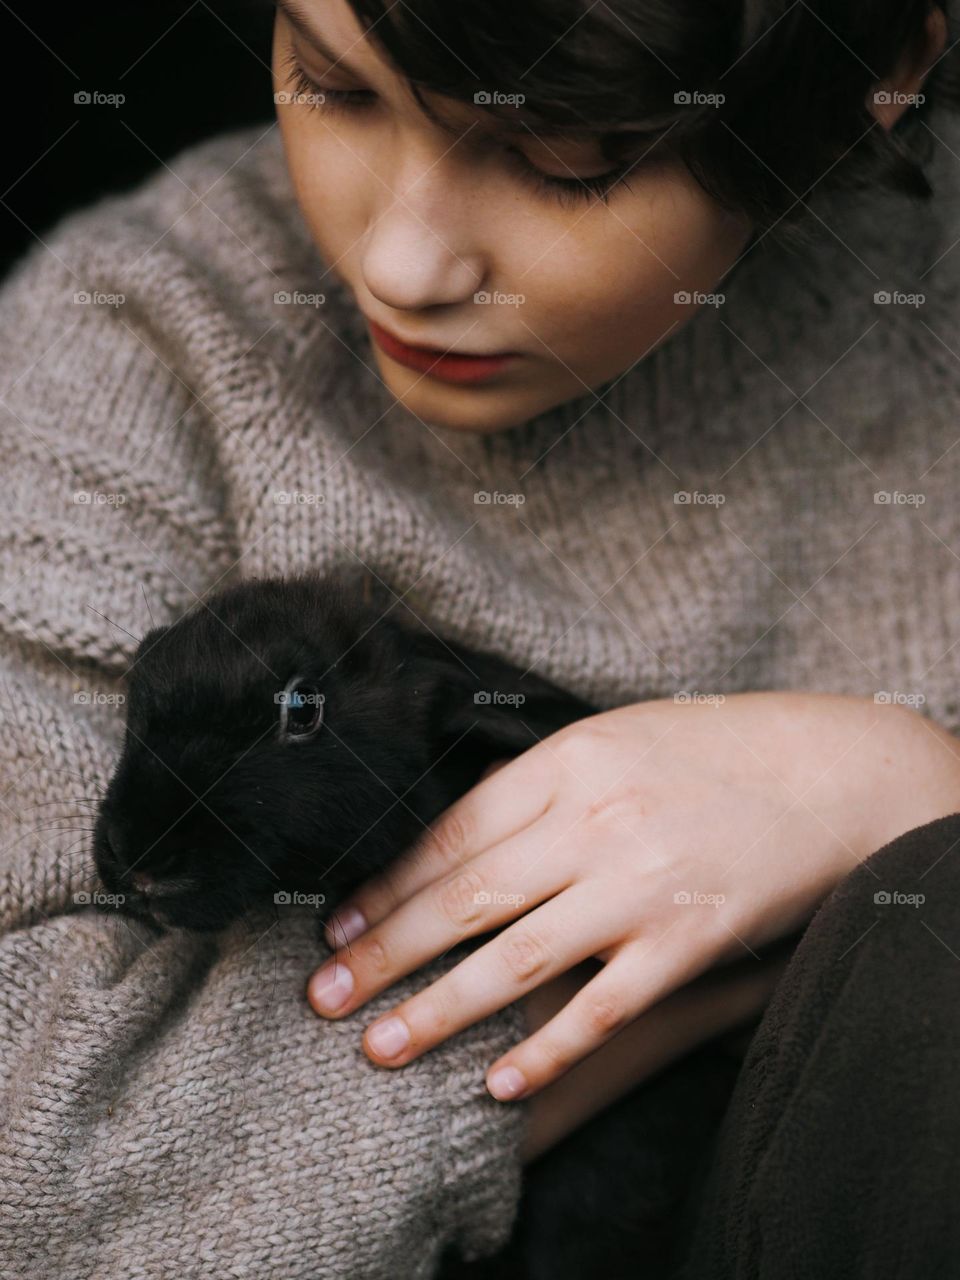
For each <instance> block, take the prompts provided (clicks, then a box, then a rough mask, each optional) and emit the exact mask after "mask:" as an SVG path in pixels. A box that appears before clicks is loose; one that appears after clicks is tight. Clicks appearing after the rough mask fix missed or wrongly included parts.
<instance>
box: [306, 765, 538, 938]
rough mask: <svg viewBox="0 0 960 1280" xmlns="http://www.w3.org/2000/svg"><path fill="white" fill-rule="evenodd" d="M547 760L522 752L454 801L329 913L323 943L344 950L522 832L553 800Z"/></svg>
mask: <svg viewBox="0 0 960 1280" xmlns="http://www.w3.org/2000/svg"><path fill="white" fill-rule="evenodd" d="M550 776H551V775H550V766H549V758H548V757H547V756H546V755H544V754H539V755H536V754H535V753H533V752H527V753H525V754H524V755H523V756H518V757H517V758H516V759H513V760H510V761H508V762H507V763H505V764H504V766H503V768H498V769H495V770H494V772H492V773H490V774H489V775H488V776H487V777H485V778H484V779H483V780H481V781H480V782H478V783H477V784H476V785H475V786H473V787H471V789H470V790H469V791H468V792H466V793H465V794H464V795H463V796H461V797H460V798H459V799H458V800H455V801H454V803H453V804H452V805H450V806H449V807H448V808H447V809H445V810H444V811H443V813H441V814H440V815H439V816H438V817H437V818H436V819H435V820H434V821H433V822H432V823H431V824H430V825H429V826H428V827H427V828H426V829H425V830H424V831H423V832H422V833H421V835H420V836H419V838H418V839H417V840H416V841H415V842H414V843H413V844H412V845H411V846H410V847H409V848H408V849H407V850H405V851H403V852H400V851H398V857H397V858H396V860H395V861H394V862H393V863H391V865H390V866H389V867H388V868H387V869H386V870H385V871H382V872H381V873H380V874H379V875H377V876H374V877H372V878H371V879H370V880H368V881H367V882H366V883H365V884H364V885H362V886H361V887H360V888H359V889H357V890H356V891H355V892H354V893H352V894H350V895H349V896H348V897H347V898H346V899H345V900H344V902H343V903H341V904H340V905H339V906H338V907H337V908H336V910H335V911H334V912H333V913H332V914H331V919H330V923H329V924H328V926H327V931H326V937H327V944H328V945H329V946H331V947H336V946H337V945H338V943H339V944H340V945H346V943H348V942H352V941H353V939H354V938H357V937H359V936H360V934H361V933H362V932H363V931H364V930H365V929H368V928H369V927H370V925H372V924H376V923H377V922H378V921H379V920H382V919H384V917H385V916H387V915H389V914H390V912H391V911H393V910H395V909H396V907H397V906H399V905H400V903H402V902H405V901H406V900H407V899H408V898H410V897H411V896H412V895H413V894H414V893H416V892H417V891H418V890H419V889H421V888H422V887H423V886H424V885H427V884H430V883H432V881H434V880H436V879H438V878H439V877H440V876H442V875H445V874H447V873H449V872H451V871H453V870H455V869H457V868H458V867H462V866H463V865H464V864H465V863H467V862H468V861H469V860H470V859H471V858H473V857H475V856H476V855H477V854H478V853H482V852H483V851H484V850H485V849H489V848H490V847H491V846H492V845H495V844H499V843H500V842H502V841H504V840H506V839H507V838H508V837H510V836H513V835H516V834H518V833H519V832H521V831H523V830H525V829H526V828H527V827H529V826H530V825H531V824H532V823H534V822H536V821H537V819H538V818H540V817H541V816H542V815H543V814H544V813H545V812H546V810H547V808H548V806H549V804H550V801H551V799H552V783H551V781H550Z"/></svg>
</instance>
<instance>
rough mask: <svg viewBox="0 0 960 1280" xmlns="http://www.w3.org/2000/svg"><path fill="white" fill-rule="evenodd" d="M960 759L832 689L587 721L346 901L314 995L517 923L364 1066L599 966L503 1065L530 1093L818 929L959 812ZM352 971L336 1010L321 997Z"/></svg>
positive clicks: (371, 983) (441, 986) (444, 820)
mask: <svg viewBox="0 0 960 1280" xmlns="http://www.w3.org/2000/svg"><path fill="white" fill-rule="evenodd" d="M518 714H522V713H521V712H518ZM958 753H960V743H958V742H957V741H956V739H954V738H953V737H952V736H951V735H949V734H948V733H947V732H946V731H945V730H942V729H939V728H938V727H937V726H936V725H934V724H932V723H931V722H930V721H929V720H926V719H925V718H923V717H922V716H920V715H918V714H917V713H916V712H914V711H911V710H909V709H907V708H905V707H902V706H896V705H894V706H887V705H877V704H875V703H874V702H873V701H872V700H869V699H865V698H854V697H841V696H832V695H828V694H803V693H746V694H737V695H733V696H729V697H727V698H725V699H720V700H719V701H718V702H713V703H707V702H703V701H692V702H688V703H681V704H678V703H675V702H674V701H673V700H668V699H662V700H658V701H653V702H646V703H640V704H636V705H632V706H628V707H620V708H617V709H616V710H613V711H607V712H604V713H602V714H600V715H596V716H591V717H590V718H589V719H586V720H582V721H579V722H578V723H576V724H574V725H571V726H570V727H569V728H567V729H564V730H562V731H561V732H559V733H557V734H554V735H553V736H552V737H550V738H547V739H545V740H544V741H543V742H541V743H539V744H538V745H537V746H536V747H534V748H532V749H531V750H529V751H526V752H525V753H524V754H523V755H521V756H518V757H517V758H516V759H513V760H511V761H509V762H508V763H506V764H504V765H503V766H502V767H500V768H498V769H496V771H494V772H493V773H492V774H490V775H489V776H486V777H484V779H483V780H481V781H480V782H479V783H478V784H477V785H476V786H475V787H474V788H473V789H472V790H471V791H470V792H469V793H468V794H466V795H465V796H463V797H462V798H461V799H460V800H458V801H457V802H456V803H455V804H453V805H451V807H450V808H449V809H448V810H447V811H446V812H445V813H444V814H442V815H441V816H440V818H438V820H437V821H436V822H435V823H434V825H433V828H432V829H431V830H430V831H429V832H425V833H424V837H423V838H422V839H421V840H420V841H419V842H418V843H417V844H416V845H414V846H413V847H412V848H411V849H410V850H408V851H407V852H406V853H405V854H403V855H402V856H401V857H400V858H399V859H398V861H397V862H396V863H395V864H394V865H393V866H392V867H390V868H389V869H388V870H387V871H386V872H385V873H383V874H382V875H380V876H378V877H377V878H376V879H374V880H371V881H369V882H368V883H367V884H366V885H364V886H363V887H362V888H361V889H359V890H358V891H357V892H356V893H355V894H354V895H353V896H352V898H351V899H350V901H349V902H348V903H344V904H343V905H342V906H341V908H340V909H339V910H338V911H337V912H336V913H335V919H334V920H333V921H332V922H331V923H332V924H333V926H334V927H333V929H332V930H330V931H329V937H330V942H331V944H334V942H336V943H339V944H340V950H339V951H338V952H337V953H336V956H335V957H333V958H331V959H330V960H329V961H327V963H326V964H325V965H324V966H323V968H322V969H320V970H319V971H318V972H317V973H316V974H314V975H313V977H312V978H311V980H310V983H309V987H308V996H309V999H310V1002H311V1004H312V1005H313V1007H314V1009H315V1010H316V1011H317V1012H318V1013H323V1014H326V1015H328V1016H340V1015H343V1014H348V1013H352V1012H353V1011H354V1010H355V1009H357V1008H358V1007H360V1006H361V1005H362V1004H364V1002H365V1001H367V1000H368V999H369V998H370V997H371V996H372V995H374V994H375V993H377V992H379V991H381V990H383V989H384V988H386V987H389V986H390V985H391V983H393V982H395V981H396V980H397V979H398V978H400V977H401V976H402V975H404V974H407V973H410V972H411V971H413V970H415V969H417V968H418V967H419V966H420V965H422V964H424V963H426V962H427V961H429V960H431V959H432V958H434V957H435V956H438V955H440V954H441V953H443V952H444V951H447V950H448V949H449V948H450V947H452V946H453V945H455V944H456V943H457V942H459V941H461V940H462V939H464V938H466V937H471V936H474V935H477V934H481V933H485V932H486V931H488V930H492V929H496V928H499V927H500V926H506V927H505V928H502V929H501V931H500V932H499V933H497V934H496V935H495V936H494V937H493V938H491V939H490V940H489V941H487V942H486V944H485V945H483V946H481V947H478V948H477V950H476V951H475V952H473V954H471V955H470V956H468V957H467V958H466V959H465V960H463V961H462V962H461V963H460V964H458V965H457V966H456V967H455V968H454V969H452V970H451V971H450V972H449V973H447V974H445V975H444V976H443V977H442V978H440V979H439V980H438V981H436V982H434V983H433V984H432V985H431V986H430V987H427V988H426V989H425V990H423V991H421V992H419V993H418V994H416V995H415V996H412V997H411V998H410V999H409V1000H407V1001H406V1002H405V1003H403V1004H401V1005H400V1006H398V1007H397V1008H396V1009H395V1010H393V1011H392V1012H391V1013H390V1014H388V1015H386V1016H385V1017H383V1018H380V1019H379V1020H378V1021H377V1022H376V1023H375V1024H373V1026H371V1027H369V1028H368V1029H367V1031H366V1034H365V1037H364V1047H365V1050H366V1052H367V1054H368V1055H369V1056H370V1057H371V1058H372V1059H373V1060H374V1061H375V1062H377V1063H379V1064H381V1065H383V1066H401V1065H403V1064H404V1063H406V1062H409V1061H410V1060H411V1059H413V1058H415V1057H417V1056H418V1055H420V1054H421V1053H424V1052H426V1051H427V1050H429V1049H431V1048H432V1047H433V1046H435V1045H436V1044H438V1043H440V1042H441V1041H443V1040H445V1039H446V1038H447V1037H449V1036H451V1035H453V1034H455V1033H456V1032H457V1031H460V1030H461V1029H462V1028H464V1027H466V1026H469V1025H470V1024H472V1023H474V1022H477V1021H479V1020H480V1019H481V1018H484V1017H486V1016H487V1015H489V1014H490V1013H492V1012H493V1011H494V1010H496V1009H500V1008H502V1007H503V1006H504V1005H506V1004H509V1003H511V1002H513V1001H515V1000H518V999H519V998H520V997H522V996H524V995H525V994H526V993H528V992H530V991H532V990H534V989H535V988H537V987H540V986H541V985H542V984H544V983H546V982H548V981H549V980H550V979H552V978H554V977H556V976H557V975H559V974H562V973H564V972H566V971H567V970H569V969H571V968H572V967H573V966H574V965H576V964H578V963H579V962H580V961H583V960H584V959H586V958H588V957H596V958H598V959H600V960H601V961H603V962H604V966H603V968H602V969H601V970H600V971H599V972H598V973H597V974H596V976H594V977H593V978H592V979H591V980H590V981H589V982H587V983H586V985H585V986H583V987H582V988H581V989H580V990H579V991H578V992H577V994H576V995H575V996H574V997H573V998H572V999H570V1000H569V1002H568V1003H566V1004H565V1006H564V1007H563V1008H562V1009H561V1010H560V1011H559V1012H558V1013H557V1014H556V1015H555V1016H553V1017H552V1018H550V1020H549V1021H548V1022H547V1023H546V1024H545V1025H544V1026H542V1027H541V1028H540V1029H539V1030H537V1031H535V1032H534V1034H532V1035H531V1036H529V1037H528V1038H527V1039H526V1040H524V1041H523V1042H522V1043H521V1044H519V1045H517V1046H515V1047H514V1048H512V1049H511V1050H510V1051H509V1052H508V1053H507V1054H506V1055H505V1056H504V1057H503V1058H502V1059H501V1060H500V1061H499V1062H496V1063H494V1064H493V1066H492V1068H491V1070H490V1071H489V1072H488V1075H487V1085H488V1088H489V1089H490V1091H491V1092H492V1093H493V1094H494V1095H495V1096H496V1097H499V1098H504V1099H507V1098H517V1097H521V1096H529V1095H530V1094H531V1093H534V1092H536V1091H537V1090H539V1089H542V1088H543V1087H544V1086H545V1085H547V1084H548V1083H550V1082H551V1081H553V1080H556V1079H557V1078H558V1077H559V1076H561V1075H562V1074H563V1073H564V1072H566V1071H567V1070H568V1069H569V1068H570V1067H571V1066H573V1064H575V1063H577V1062H578V1061H579V1060H580V1059H582V1058H584V1057H585V1056H586V1055H587V1054H590V1053H592V1052H593V1051H594V1050H595V1049H596V1048H598V1046H600V1045H601V1044H603V1043H604V1042H605V1041H606V1040H608V1039H609V1038H610V1037H612V1036H613V1035H615V1034H616V1033H617V1032H618V1031H619V1030H620V1029H621V1028H623V1027H625V1026H627V1024H629V1023H631V1022H632V1021H633V1020H634V1019H636V1018H637V1017H638V1015H639V1014H641V1013H642V1012H643V1011H644V1010H646V1009H649V1008H650V1007H651V1005H653V1004H655V1003H656V1002H657V1001H659V1000H662V999H663V998H664V997H666V996H668V995H669V994H670V993H671V992H673V991H675V990H677V989H678V988H680V987H682V986H684V985H685V984H687V983H689V982H690V981H691V980H692V979H693V978H695V977H696V976H697V975H698V974H701V973H703V972H704V971H705V970H707V969H709V968H711V967H712V966H714V965H716V964H717V963H718V962H722V961H725V960H729V959H733V958H737V957H743V956H751V955H754V954H755V949H756V948H759V947H760V946H762V945H763V944H765V943H767V942H770V941H771V940H773V939H775V938H778V937H783V936H785V935H786V934H788V933H791V932H793V931H794V930H796V929H798V928H800V927H802V926H803V925H804V924H805V923H806V922H807V921H808V920H809V918H810V917H811V915H812V914H813V912H814V910H815V909H816V907H817V905H818V904H819V902H820V901H821V900H822V899H823V898H824V897H825V896H826V894H827V893H828V892H829V891H830V890H831V889H832V888H833V886H834V885H835V884H836V883H837V882H838V881H839V880H840V879H841V878H842V877H843V876H844V875H845V874H846V873H847V872H848V871H850V870H852V868H853V867H854V865H855V864H856V863H857V862H859V861H860V860H862V859H863V858H865V857H866V856H867V855H868V854H870V853H871V852H873V851H874V850H875V849H877V848H879V847H881V846H882V845H883V844H885V843H886V842H887V841H888V840H891V839H893V838H894V837H895V836H896V835H899V834H900V833H901V832H903V831H906V830H909V829H910V828H912V827H915V826H919V825H920V824H921V823H923V822H927V821H930V820H932V819H933V818H936V817H940V816H942V815H944V814H947V813H951V812H954V811H955V810H957V809H960V758H958ZM881 887H882V886H881ZM357 912H359V913H361V916H358V915H357ZM361 917H362V919H361ZM364 921H365V922H366V928H365V931H362V932H360V933H359V934H358V933H357V931H356V930H357V927H358V926H359V927H360V928H361V929H362V928H363V922H364ZM344 928H346V931H347V939H346V940H349V941H350V947H349V949H347V948H346V947H345V946H344V945H343V944H344V942H345V938H344ZM334 935H335V936H334ZM334 966H335V967H334ZM334 972H336V974H337V977H338V983H337V985H336V986H335V987H334V988H333V991H334V993H335V994H336V993H337V992H338V991H339V993H340V994H341V997H342V1003H341V1004H340V1005H339V1006H338V1007H336V1008H333V1007H332V1006H331V1005H329V1004H328V1005H325V1004H324V1002H323V999H322V993H323V989H324V986H325V984H326V983H327V982H328V981H329V979H330V978H331V977H332V975H333V974H334Z"/></svg>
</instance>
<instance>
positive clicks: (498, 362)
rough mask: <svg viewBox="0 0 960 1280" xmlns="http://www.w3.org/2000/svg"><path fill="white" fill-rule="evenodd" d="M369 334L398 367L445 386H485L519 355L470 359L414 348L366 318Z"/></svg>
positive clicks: (472, 357) (451, 353) (450, 353)
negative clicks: (459, 384)
mask: <svg viewBox="0 0 960 1280" xmlns="http://www.w3.org/2000/svg"><path fill="white" fill-rule="evenodd" d="M366 320H367V324H368V325H369V326H370V333H371V335H372V336H373V340H374V342H376V344H377V346H378V347H379V348H380V350H381V351H383V352H385V354H386V355H388V356H389V357H390V358H391V360H396V362H397V364H402V365H405V366H406V368H408V369H415V370H417V372H418V373H425V374H429V375H430V377H433V378H439V379H440V380H441V381H443V382H482V381H485V380H486V379H487V378H492V377H495V376H496V375H497V374H498V373H500V372H501V370H503V369H505V368H506V367H507V365H508V364H509V363H510V361H511V360H515V359H516V358H517V353H516V352H513V351H505V352H502V353H501V354H500V355H492V356H471V355H463V354H461V353H460V352H454V351H449V352H448V351H444V349H443V348H441V347H415V346H412V345H411V344H410V343H408V342H404V341H403V340H402V339H401V338H398V337H397V336H396V335H395V334H393V333H391V332H390V331H389V329H384V327H383V325H381V324H377V322H376V321H375V320H371V319H370V318H369V316H368V317H366Z"/></svg>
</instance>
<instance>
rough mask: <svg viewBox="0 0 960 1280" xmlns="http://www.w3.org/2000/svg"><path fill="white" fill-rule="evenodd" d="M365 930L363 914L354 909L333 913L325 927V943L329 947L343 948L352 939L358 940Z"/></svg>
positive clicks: (348, 908)
mask: <svg viewBox="0 0 960 1280" xmlns="http://www.w3.org/2000/svg"><path fill="white" fill-rule="evenodd" d="M366 928H367V922H366V919H365V918H364V915H363V912H362V911H358V910H357V908H356V907H346V908H345V909H344V910H343V911H334V913H333V915H332V916H331V918H330V922H329V924H328V925H327V942H328V943H329V944H330V946H331V947H345V946H346V945H347V943H348V942H352V941H353V940H354V938H359V937H360V935H361V933H364V932H365V931H366Z"/></svg>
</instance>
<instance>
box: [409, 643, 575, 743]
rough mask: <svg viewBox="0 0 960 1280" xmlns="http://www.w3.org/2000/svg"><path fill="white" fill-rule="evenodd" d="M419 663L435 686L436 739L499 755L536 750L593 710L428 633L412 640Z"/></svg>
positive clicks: (491, 657)
mask: <svg viewBox="0 0 960 1280" xmlns="http://www.w3.org/2000/svg"><path fill="white" fill-rule="evenodd" d="M417 647H418V649H419V653H420V659H421V662H422V663H423V664H425V666H426V668H427V671H428V672H429V675H430V676H431V677H432V678H433V681H435V683H436V690H435V694H434V705H435V707H436V708H437V711H436V714H437V717H438V729H439V732H440V734H441V735H442V736H443V737H444V738H447V739H449V740H450V741H451V742H453V741H457V740H458V739H461V738H463V737H464V736H467V737H469V738H470V740H471V741H474V742H481V743H483V744H485V745H486V746H488V747H490V748H491V749H492V750H493V751H494V752H496V753H498V754H501V755H514V754H517V753H518V752H521V751H526V750H527V749H528V748H529V747H533V746H536V744H537V743H538V742H539V741H540V740H541V739H542V738H546V737H549V736H550V734H552V733H556V732H557V731H558V730H559V729H562V728H564V727H565V726H566V725H568V724H571V723H572V722H573V721H574V720H580V719H582V718H583V717H584V716H589V715H594V714H595V713H596V710H597V708H595V707H593V706H591V705H590V704H589V703H587V702H584V701H583V699H581V698H578V697H577V696H576V695H574V694H572V693H568V692H567V691H566V690H564V689H561V688H560V687H559V686H558V685H555V684H553V683H551V682H550V681H549V680H545V679H544V678H543V677H542V676H538V675H535V674H534V673H533V672H526V673H524V671H523V669H522V668H520V667H517V666H515V665H514V664H513V663H510V662H507V661H506V660H505V659H503V658H500V657H498V656H497V655H496V654H493V653H479V652H477V651H476V650H473V649H469V648H467V647H466V646H464V645H461V644H459V643H457V642H456V641H451V640H442V639H440V638H439V637H437V636H433V635H431V634H429V633H426V634H423V633H420V634H418V636H417Z"/></svg>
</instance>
